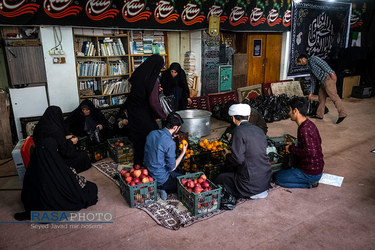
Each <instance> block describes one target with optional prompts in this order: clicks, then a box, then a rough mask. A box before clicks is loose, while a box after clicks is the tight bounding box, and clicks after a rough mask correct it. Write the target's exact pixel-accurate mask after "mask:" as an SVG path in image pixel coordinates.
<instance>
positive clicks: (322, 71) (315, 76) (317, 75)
mask: <svg viewBox="0 0 375 250" xmlns="http://www.w3.org/2000/svg"><path fill="white" fill-rule="evenodd" d="M307 66H308V67H309V70H310V72H311V74H312V83H311V87H310V92H311V93H314V89H315V86H316V82H318V84H320V83H321V82H324V80H325V79H326V78H327V77H328V75H329V74H331V73H335V71H333V70H332V69H331V67H330V66H329V65H328V63H326V62H325V61H324V60H323V59H321V58H320V57H317V56H311V57H310V58H309V59H307Z"/></svg>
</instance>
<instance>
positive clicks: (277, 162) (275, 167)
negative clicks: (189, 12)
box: [268, 152, 284, 173]
mask: <svg viewBox="0 0 375 250" xmlns="http://www.w3.org/2000/svg"><path fill="white" fill-rule="evenodd" d="M268 158H269V160H270V163H271V170H272V173H275V172H278V171H280V170H281V169H282V168H283V163H284V157H283V156H282V155H279V154H277V153H275V152H269V153H268Z"/></svg>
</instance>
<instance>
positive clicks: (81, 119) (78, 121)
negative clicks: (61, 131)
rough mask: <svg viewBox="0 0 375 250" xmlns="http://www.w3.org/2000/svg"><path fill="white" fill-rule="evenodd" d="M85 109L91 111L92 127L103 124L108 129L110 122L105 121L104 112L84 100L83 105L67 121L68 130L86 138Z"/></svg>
mask: <svg viewBox="0 0 375 250" xmlns="http://www.w3.org/2000/svg"><path fill="white" fill-rule="evenodd" d="M83 108H87V109H89V110H90V115H89V120H90V121H91V123H92V127H94V128H95V126H96V125H98V124H101V125H103V127H104V128H107V127H108V122H107V120H106V119H105V117H104V115H103V114H102V112H100V110H99V109H97V108H95V106H94V104H93V103H92V102H91V101H90V100H83V101H82V102H81V104H80V105H79V106H78V108H76V109H75V110H73V112H72V113H71V114H70V115H69V117H68V118H67V119H66V120H65V124H66V130H67V131H69V132H71V133H73V134H74V135H76V136H85V135H86V132H85V122H86V118H87V117H85V115H84V114H83V112H82V109H83Z"/></svg>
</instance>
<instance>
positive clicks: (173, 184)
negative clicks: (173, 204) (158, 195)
mask: <svg viewBox="0 0 375 250" xmlns="http://www.w3.org/2000/svg"><path fill="white" fill-rule="evenodd" d="M180 175H182V174H180V173H177V172H171V173H170V175H169V178H168V180H167V181H166V182H164V184H163V185H161V186H160V187H158V189H162V190H165V191H166V192H167V193H177V176H180Z"/></svg>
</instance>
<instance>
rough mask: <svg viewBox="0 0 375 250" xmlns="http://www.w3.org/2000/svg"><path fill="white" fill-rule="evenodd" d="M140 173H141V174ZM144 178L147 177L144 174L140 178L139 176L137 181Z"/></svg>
mask: <svg viewBox="0 0 375 250" xmlns="http://www.w3.org/2000/svg"><path fill="white" fill-rule="evenodd" d="M141 173H142V172H141ZM145 177H147V175H144V174H141V175H140V176H139V179H141V180H142V179H143V178H145Z"/></svg>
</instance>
